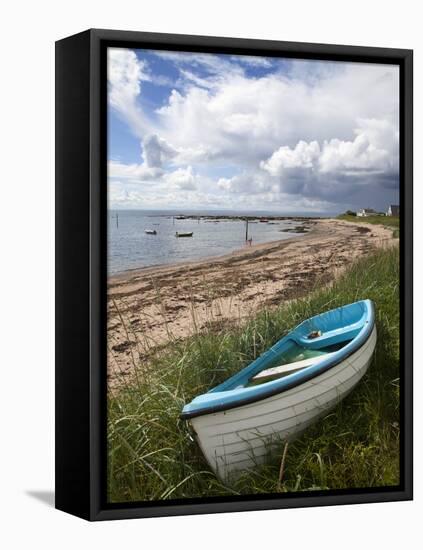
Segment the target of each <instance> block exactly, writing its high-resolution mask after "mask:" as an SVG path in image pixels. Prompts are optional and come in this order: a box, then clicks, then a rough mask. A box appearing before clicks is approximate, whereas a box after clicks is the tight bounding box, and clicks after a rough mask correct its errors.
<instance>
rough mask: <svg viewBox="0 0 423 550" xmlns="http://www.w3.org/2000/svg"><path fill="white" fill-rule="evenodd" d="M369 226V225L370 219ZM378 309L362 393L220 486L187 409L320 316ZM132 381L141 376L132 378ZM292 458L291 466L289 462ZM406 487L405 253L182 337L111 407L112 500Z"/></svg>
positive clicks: (385, 252)
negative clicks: (402, 419)
mask: <svg viewBox="0 0 423 550" xmlns="http://www.w3.org/2000/svg"><path fill="white" fill-rule="evenodd" d="M366 221H367V220H366ZM364 298H370V299H372V300H373V301H374V302H375V304H376V310H377V314H376V315H377V320H376V322H377V329H378V343H377V348H376V353H375V357H374V360H373V362H372V364H371V366H370V368H369V370H368V372H367V374H366V375H365V377H364V379H363V380H362V381H361V382H360V384H359V385H358V386H357V388H356V389H355V390H354V391H353V392H352V393H351V394H350V395H349V396H348V397H347V398H346V399H345V400H344V401H343V402H341V403H340V404H339V405H338V406H337V407H336V408H335V409H333V410H332V411H331V412H329V413H328V415H327V416H326V417H324V418H323V419H322V420H319V421H318V422H317V423H316V424H314V425H313V426H312V427H310V428H309V429H308V430H307V431H306V432H305V433H304V434H303V435H302V436H301V438H299V439H297V440H296V441H294V442H292V443H290V444H289V447H288V448H285V447H284V445H283V443H282V444H281V446H280V448H279V449H276V451H275V452H274V453H273V454H272V455H271V456H269V461H268V463H267V464H266V465H264V466H261V467H258V468H257V469H255V470H254V472H251V473H245V474H244V475H243V476H242V477H241V478H240V479H238V480H237V482H236V483H235V484H233V485H231V486H230V487H226V486H224V485H222V483H220V482H219V481H218V480H217V478H216V477H215V475H214V474H213V473H212V471H211V470H210V469H209V467H208V465H207V463H206V461H205V460H204V458H203V457H202V454H201V451H200V450H199V448H198V446H197V445H196V443H195V442H194V441H193V440H192V438H191V435H190V432H189V429H188V426H187V424H186V422H184V421H181V420H180V419H179V414H180V412H181V409H182V407H183V406H184V404H185V403H187V402H189V401H190V400H191V399H192V398H193V397H194V396H196V395H198V394H200V393H203V392H205V391H207V390H208V389H210V388H211V387H213V386H214V385H216V384H218V383H220V382H222V381H223V380H224V379H226V378H227V377H228V376H230V375H231V374H233V373H234V372H236V371H238V370H239V369H241V368H243V367H244V366H246V365H247V364H248V363H249V362H251V361H252V360H253V359H254V358H256V357H257V356H258V355H260V354H261V353H262V352H263V351H265V350H266V349H267V348H268V347H269V346H271V345H272V344H273V343H275V342H276V341H277V340H278V339H279V338H281V337H282V336H283V335H285V334H286V333H287V332H288V331H289V330H290V329H292V328H293V327H295V326H296V325H297V324H298V323H300V322H301V321H303V320H304V319H306V318H308V317H310V316H311V315H314V314H317V313H320V312H323V311H326V310H329V309H332V308H334V307H337V306H341V305H344V304H347V303H350V302H354V301H356V300H360V299H364ZM131 380H132V379H131ZM284 450H285V454H286V456H285V459H284V461H283V465H282V468H281V459H282V455H283V452H284ZM398 483H399V250H398V247H396V246H394V247H390V248H386V249H381V250H379V251H376V252H374V253H372V254H371V255H369V256H366V257H364V258H362V259H360V260H359V261H357V262H355V263H354V264H352V265H351V266H350V268H349V270H348V271H347V272H345V273H344V274H343V275H342V276H341V277H340V278H339V279H338V280H337V281H336V282H335V283H333V284H332V285H331V286H330V287H326V288H322V289H320V290H316V291H314V292H313V293H311V294H310V295H309V296H308V297H307V298H303V299H299V300H295V301H292V302H289V303H286V304H284V305H281V306H280V307H279V308H276V309H272V310H264V311H262V312H261V313H260V314H258V315H257V316H256V317H254V318H252V319H250V320H249V321H248V322H246V323H245V324H244V325H242V326H241V325H238V326H234V327H233V328H231V329H228V328H227V327H226V328H223V327H222V329H221V330H216V327H214V328H213V330H210V331H209V332H202V333H201V334H197V335H196V336H194V337H192V338H189V339H187V340H185V341H182V342H176V341H173V342H171V343H170V344H169V346H168V347H167V348H166V349H165V350H164V351H162V352H161V353H160V354H156V355H154V356H152V357H151V359H150V361H149V363H148V364H142V365H139V366H138V376H137V377H136V378H134V379H133V380H132V381H131V382H127V383H126V384H124V385H123V386H122V387H121V388H119V390H117V389H115V390H113V391H112V392H111V393H110V397H109V401H108V498H109V501H111V502H125V501H146V500H153V499H176V498H193V497H206V496H222V495H245V494H254V493H275V492H291V491H307V490H316V489H340V488H351V487H376V486H386V485H397V484H398Z"/></svg>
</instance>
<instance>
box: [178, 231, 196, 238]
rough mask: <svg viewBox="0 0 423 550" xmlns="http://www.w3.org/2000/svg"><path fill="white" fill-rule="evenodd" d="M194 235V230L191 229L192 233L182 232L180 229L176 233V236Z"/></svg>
mask: <svg viewBox="0 0 423 550" xmlns="http://www.w3.org/2000/svg"><path fill="white" fill-rule="evenodd" d="M193 235H194V232H193V231H191V232H190V233H181V232H180V231H177V232H176V233H175V237H192V236H193Z"/></svg>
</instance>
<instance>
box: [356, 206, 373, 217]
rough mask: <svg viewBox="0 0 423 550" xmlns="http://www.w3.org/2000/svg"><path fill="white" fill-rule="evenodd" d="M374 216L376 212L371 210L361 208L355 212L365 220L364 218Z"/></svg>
mask: <svg viewBox="0 0 423 550" xmlns="http://www.w3.org/2000/svg"><path fill="white" fill-rule="evenodd" d="M375 214H376V211H375V210H373V208H361V209H360V210H357V216H359V217H361V218H365V217H366V216H374V215H375Z"/></svg>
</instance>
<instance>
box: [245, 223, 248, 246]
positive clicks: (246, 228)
mask: <svg viewBox="0 0 423 550" xmlns="http://www.w3.org/2000/svg"><path fill="white" fill-rule="evenodd" d="M247 241H248V218H247V219H246V220H245V242H247Z"/></svg>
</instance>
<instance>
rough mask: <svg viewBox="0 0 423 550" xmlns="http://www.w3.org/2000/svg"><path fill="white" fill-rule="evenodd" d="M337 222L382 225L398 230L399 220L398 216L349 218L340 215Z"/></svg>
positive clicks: (347, 215)
mask: <svg viewBox="0 0 423 550" xmlns="http://www.w3.org/2000/svg"><path fill="white" fill-rule="evenodd" d="M338 219H339V220H345V221H347V222H355V223H371V224H373V225H384V226H386V227H391V228H392V229H394V230H395V229H398V230H399V223H400V219H399V217H398V216H365V217H361V216H351V215H349V214H341V215H340V216H338Z"/></svg>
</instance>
